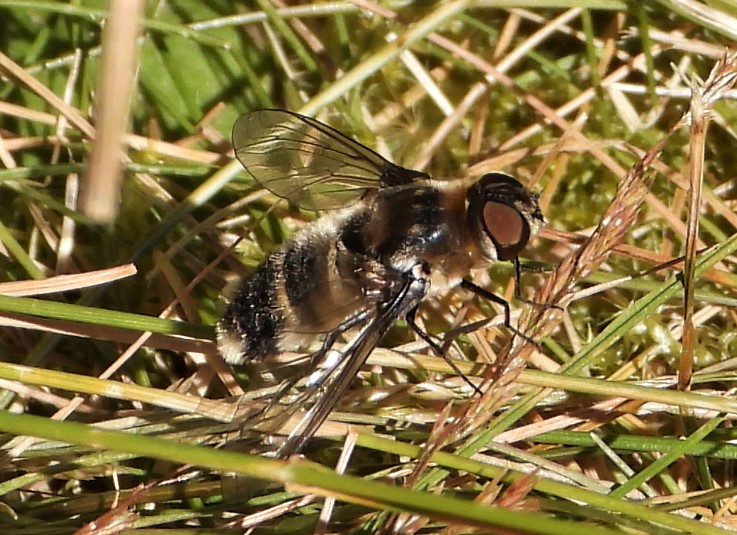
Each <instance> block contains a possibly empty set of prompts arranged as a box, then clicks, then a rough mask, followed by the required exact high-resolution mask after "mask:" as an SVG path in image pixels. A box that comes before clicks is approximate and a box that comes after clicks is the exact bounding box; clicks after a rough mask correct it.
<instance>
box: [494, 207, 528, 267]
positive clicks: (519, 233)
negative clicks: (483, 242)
mask: <svg viewBox="0 0 737 535" xmlns="http://www.w3.org/2000/svg"><path fill="white" fill-rule="evenodd" d="M482 216H483V218H484V229H485V230H486V233H487V234H488V235H489V238H491V241H493V242H494V245H495V246H496V250H497V255H498V258H499V260H513V259H514V258H517V256H519V254H520V253H521V252H522V249H524V248H525V246H526V245H527V242H528V241H529V240H530V228H529V226H528V225H527V222H526V221H525V219H524V218H523V217H522V214H520V213H519V211H518V210H517V209H516V208H514V207H512V206H508V205H506V204H502V203H498V202H493V201H489V202H487V203H486V204H485V205H484V209H483V213H482Z"/></svg>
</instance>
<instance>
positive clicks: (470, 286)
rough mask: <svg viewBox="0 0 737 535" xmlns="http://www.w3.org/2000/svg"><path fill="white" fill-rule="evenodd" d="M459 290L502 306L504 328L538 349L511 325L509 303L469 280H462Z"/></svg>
mask: <svg viewBox="0 0 737 535" xmlns="http://www.w3.org/2000/svg"><path fill="white" fill-rule="evenodd" d="M461 288H464V289H466V290H468V291H469V292H473V293H475V294H476V295H478V296H479V297H482V298H484V299H486V300H487V301H491V302H493V303H497V304H498V305H501V306H502V310H503V311H504V326H505V327H506V328H507V329H509V330H510V331H511V332H512V333H513V334H515V335H517V336H519V337H520V338H522V339H523V340H524V341H525V342H529V343H530V344H532V345H534V346H535V347H539V344H538V343H537V342H536V341H535V340H533V339H532V338H530V337H529V336H527V335H526V334H525V333H523V332H522V331H520V330H519V329H517V328H516V327H515V326H513V325H512V311H511V310H510V308H509V303H508V302H507V300H506V299H504V298H503V297H499V296H498V295H496V294H493V293H491V292H490V291H488V290H484V289H483V288H482V287H481V286H477V285H475V284H474V283H472V282H471V281H469V280H466V279H463V280H462V281H461Z"/></svg>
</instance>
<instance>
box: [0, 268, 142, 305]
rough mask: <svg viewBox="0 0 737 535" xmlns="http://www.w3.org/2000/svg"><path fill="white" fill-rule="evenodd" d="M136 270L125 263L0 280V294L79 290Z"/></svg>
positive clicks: (119, 277)
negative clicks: (51, 274) (50, 275)
mask: <svg viewBox="0 0 737 535" xmlns="http://www.w3.org/2000/svg"><path fill="white" fill-rule="evenodd" d="M137 272H138V271H137V270H136V266H135V265H134V264H125V265H122V266H116V267H114V268H110V269H98V270H96V271H87V272H85V273H76V274H71V275H57V276H55V277H49V278H48V279H42V280H23V281H14V282H0V295H11V296H16V297H22V296H28V295H43V294H50V293H59V292H67V291H70V290H81V289H82V288H90V287H92V286H97V285H100V284H108V283H110V282H114V281H118V280H121V279H124V278H126V277H132V276H133V275H135V274H136V273H137Z"/></svg>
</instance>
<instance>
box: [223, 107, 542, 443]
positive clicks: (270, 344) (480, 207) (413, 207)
mask: <svg viewBox="0 0 737 535" xmlns="http://www.w3.org/2000/svg"><path fill="white" fill-rule="evenodd" d="M233 145H234V147H235V153H236V156H237V158H238V160H239V161H240V163H241V164H242V165H243V167H245V168H246V170H247V171H248V172H249V173H250V174H251V175H252V176H253V177H254V178H255V179H256V180H257V181H258V182H259V183H260V184H261V185H262V186H264V187H265V188H266V189H268V190H270V191H271V192H273V193H274V194H276V195H277V196H279V197H283V198H285V199H288V200H289V201H290V202H292V203H294V204H295V205H297V206H299V207H301V208H304V209H307V210H330V212H329V213H327V214H326V215H324V216H322V217H321V218H319V219H317V220H316V221H314V222H313V223H311V224H308V225H306V226H305V227H304V228H302V229H301V230H300V231H299V232H297V233H296V234H295V235H294V236H293V237H292V238H291V239H289V240H288V241H287V242H286V243H285V244H284V245H283V246H282V247H281V248H279V249H277V250H275V251H274V252H273V253H271V254H270V255H269V257H268V258H267V259H266V261H265V262H264V263H263V264H261V266H260V267H258V268H257V269H256V271H255V272H254V273H253V274H252V275H251V276H250V277H249V278H248V279H246V280H244V281H243V282H242V283H241V286H240V288H239V289H238V291H237V292H236V294H235V295H234V297H233V298H232V300H231V301H230V302H229V304H228V306H227V309H226V311H225V314H224V315H223V317H222V319H221V320H220V322H219V323H218V325H217V338H218V346H219V348H220V352H221V353H222V355H223V357H224V358H225V360H226V361H227V362H229V363H231V364H241V363H243V362H246V361H258V360H262V359H264V358H265V357H267V356H269V355H273V354H276V353H279V352H284V351H295V350H299V349H304V348H307V347H309V346H310V345H311V344H312V343H315V342H317V341H319V340H322V346H321V349H320V350H319V351H318V352H317V353H316V354H315V355H313V356H312V358H311V365H317V364H318V363H319V362H321V361H322V362H323V366H325V367H328V365H326V364H324V361H325V360H327V358H326V357H327V355H328V354H330V353H333V352H332V351H331V348H332V346H333V344H334V343H335V342H336V341H337V340H338V339H339V338H340V337H341V335H342V334H344V333H345V332H346V331H348V330H349V329H353V328H359V330H358V334H357V335H356V336H355V337H353V339H352V340H351V341H350V342H349V343H348V345H347V348H346V349H345V350H344V351H343V352H342V353H341V356H340V359H339V363H338V364H332V365H331V366H332V368H331V369H330V370H328V371H329V372H330V371H332V372H335V370H336V369H337V368H339V367H340V371H339V372H337V373H333V374H332V378H331V381H330V383H329V385H325V386H324V387H323V388H324V395H323V396H321V397H320V398H319V399H318V400H317V401H316V402H315V403H314V405H313V406H312V408H311V409H310V410H309V411H308V413H307V416H306V417H305V419H304V420H303V422H302V424H301V429H300V430H299V431H298V432H297V431H295V432H293V433H292V435H291V436H290V437H289V438H288V439H287V442H286V443H285V444H284V445H283V446H282V448H281V449H280V450H279V452H278V455H280V456H286V455H289V454H291V453H294V452H296V451H298V450H299V449H300V448H301V447H302V446H303V445H304V444H305V443H306V442H307V441H308V440H309V439H310V438H311V437H312V435H314V433H315V432H316V431H317V429H318V428H319V427H320V426H321V425H322V423H323V422H324V420H325V419H326V418H327V416H328V415H329V413H330V411H331V410H332V408H333V407H334V406H335V404H336V402H337V401H338V400H339V399H340V397H341V396H342V395H343V393H344V392H345V390H346V389H347V388H348V386H349V385H350V382H351V381H352V379H353V377H354V376H355V374H356V373H357V372H358V371H359V369H360V367H361V366H362V365H363V363H364V362H365V360H366V359H367V358H368V356H369V354H370V353H371V351H372V350H373V348H374V347H375V346H376V345H377V344H378V342H379V341H380V339H381V337H382V336H383V334H384V333H385V332H386V331H387V330H388V329H389V328H390V327H391V326H392V324H393V323H394V322H395V320H397V319H399V318H405V319H406V321H407V322H408V324H409V326H410V327H411V328H412V329H413V330H414V331H415V332H416V333H417V334H418V335H419V336H420V337H421V338H422V339H423V340H425V341H426V342H427V343H428V344H429V345H430V346H432V347H433V348H434V349H435V350H437V351H440V352H441V350H440V349H439V347H438V346H437V344H435V343H434V342H433V341H432V339H430V338H429V336H428V335H427V334H426V333H425V332H424V331H422V330H421V329H420V328H419V327H418V326H417V325H416V323H415V321H414V317H415V313H416V311H417V308H418V306H419V305H420V303H421V302H422V300H423V299H424V298H426V297H431V296H434V295H438V294H442V293H444V292H447V291H448V290H449V289H451V288H453V287H456V286H461V287H462V288H465V289H467V290H470V291H472V292H474V293H476V294H477V295H480V296H481V297H483V298H485V299H488V300H491V301H494V302H496V303H499V304H501V305H502V306H503V307H504V323H505V325H506V326H507V327H508V328H510V329H511V330H512V331H513V332H515V333H517V331H516V330H515V329H514V328H513V327H512V326H511V325H510V313H509V305H508V303H507V302H506V301H505V300H504V299H502V298H501V297H498V296H496V295H494V294H492V293H491V292H488V291H486V290H484V289H482V288H480V287H478V286H476V285H474V284H473V283H472V282H470V281H468V280H465V279H463V276H464V275H466V274H467V273H468V272H469V271H470V270H471V269H473V268H477V267H483V266H485V265H488V264H489V263H490V262H492V261H513V262H514V263H515V267H516V268H517V274H519V263H518V260H517V257H518V255H519V254H520V252H521V251H522V249H524V247H525V246H526V245H527V243H528V242H529V240H530V239H531V238H532V237H533V236H534V235H535V234H536V232H537V230H538V228H539V226H540V224H541V222H542V221H543V217H542V214H541V212H540V207H539V204H538V197H537V195H535V194H534V193H531V192H530V191H529V190H528V189H527V188H525V187H524V186H523V185H522V184H520V183H519V182H518V181H517V180H515V179H514V178H512V177H511V176H508V175H505V174H502V173H489V174H486V175H484V176H483V177H481V178H480V179H476V180H455V181H439V180H434V179H432V178H431V177H430V176H428V175H427V174H425V173H421V172H419V171H412V170H410V169H404V168H402V167H399V166H397V165H394V164H393V163H391V162H389V161H387V160H386V159H384V158H383V157H382V156H380V155H379V154H377V153H376V152H374V151H372V150H371V149H369V148H367V147H364V146H363V145H361V144H360V143H358V142H356V141H354V140H353V139H351V138H350V137H348V136H346V135H344V134H342V133H340V132H338V131H337V130H334V129H333V128H331V127H329V126H327V125H325V124H323V123H321V122H319V121H317V120H315V119H312V118H310V117H305V116H303V115H299V114H297V113H293V112H289V111H284V110H260V111H255V112H252V113H248V114H246V115H243V116H241V117H240V118H239V119H238V120H237V121H236V123H235V125H234V127H233ZM518 334H520V333H518ZM523 336H524V335H523ZM441 354H442V352H441ZM456 370H457V368H456ZM292 384H293V383H292Z"/></svg>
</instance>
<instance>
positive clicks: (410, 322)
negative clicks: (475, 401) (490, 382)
mask: <svg viewBox="0 0 737 535" xmlns="http://www.w3.org/2000/svg"><path fill="white" fill-rule="evenodd" d="M416 315H417V307H415V308H413V309H412V310H410V311H409V312H407V315H406V316H405V319H406V320H407V324H408V325H409V326H410V327H411V328H412V330H413V331H414V332H415V333H417V336H419V337H420V338H422V339H423V340H424V341H425V343H426V344H427V345H428V346H430V348H431V349H432V350H433V351H434V352H435V353H437V354H438V355H439V356H441V357H443V360H444V361H445V362H447V363H448V366H450V367H451V368H452V369H453V371H454V372H455V373H456V375H460V376H461V377H462V378H463V380H464V381H465V382H466V384H467V385H468V386H470V387H471V388H473V390H474V391H475V392H476V393H477V394H478V395H479V396H481V395H483V392H482V391H481V390H479V387H477V386H476V385H475V384H473V383H472V382H471V380H470V379H469V378H468V377H466V374H465V373H463V372H462V371H461V370H460V369H459V368H458V366H456V363H455V362H453V359H451V358H450V357H448V355H446V354H445V351H443V348H442V347H440V346H439V345H438V344H436V343H435V341H434V340H433V339H432V338H430V335H429V334H427V333H426V332H425V331H423V330H422V329H420V326H419V325H417V323H415V316H416Z"/></svg>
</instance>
